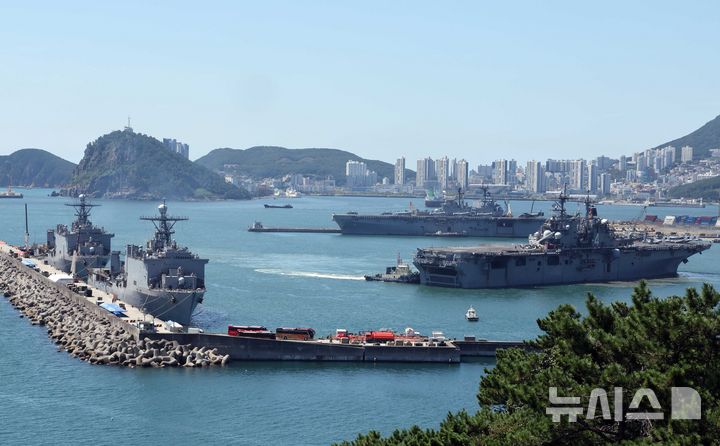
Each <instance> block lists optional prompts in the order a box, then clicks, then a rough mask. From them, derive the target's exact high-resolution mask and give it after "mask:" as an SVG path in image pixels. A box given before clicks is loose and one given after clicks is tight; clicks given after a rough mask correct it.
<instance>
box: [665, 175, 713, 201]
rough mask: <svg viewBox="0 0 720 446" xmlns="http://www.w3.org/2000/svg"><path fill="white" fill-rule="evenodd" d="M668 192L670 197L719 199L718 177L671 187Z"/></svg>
mask: <svg viewBox="0 0 720 446" xmlns="http://www.w3.org/2000/svg"><path fill="white" fill-rule="evenodd" d="M668 193H669V194H670V197H671V198H702V199H703V200H711V201H720V177H714V178H708V179H707V180H700V181H695V182H694V183H690V184H683V185H682V186H677V187H673V188H672V189H670V190H669V191H668Z"/></svg>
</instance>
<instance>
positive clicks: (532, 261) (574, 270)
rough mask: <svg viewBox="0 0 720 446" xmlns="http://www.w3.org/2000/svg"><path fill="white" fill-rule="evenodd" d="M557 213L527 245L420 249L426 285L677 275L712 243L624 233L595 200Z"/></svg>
mask: <svg viewBox="0 0 720 446" xmlns="http://www.w3.org/2000/svg"><path fill="white" fill-rule="evenodd" d="M566 201H567V196H566V195H565V194H561V195H560V198H559V201H558V203H556V206H555V213H554V215H553V216H552V217H550V218H549V219H548V220H547V221H546V222H545V223H544V224H543V225H542V227H541V228H540V230H539V231H537V232H534V233H533V234H531V235H530V236H529V237H528V244H526V245H504V246H495V247H493V246H477V247H455V248H424V249H418V250H417V253H416V254H415V257H414V259H413V263H414V265H415V266H416V267H417V269H418V270H419V272H420V282H421V283H422V284H425V285H432V286H443V287H456V288H506V287H526V286H537V285H559V284H571V283H584V282H595V283H597V282H611V281H629V280H639V279H652V278H661V277H673V276H676V275H677V269H678V266H679V265H680V263H681V262H683V263H685V262H687V261H688V258H689V257H690V256H692V255H694V254H698V253H702V252H703V251H705V250H706V249H709V248H710V243H706V242H702V241H699V240H691V239H680V240H677V239H660V238H654V239H648V238H646V237H643V238H641V239H638V238H637V237H623V236H620V235H618V234H617V233H615V232H614V231H613V229H612V228H611V226H610V224H609V222H608V221H607V220H606V219H599V218H598V216H597V209H596V208H595V207H594V206H592V205H591V203H590V200H589V199H587V200H586V201H585V215H582V214H577V215H574V216H570V215H568V214H567V213H566V211H565V202H566Z"/></svg>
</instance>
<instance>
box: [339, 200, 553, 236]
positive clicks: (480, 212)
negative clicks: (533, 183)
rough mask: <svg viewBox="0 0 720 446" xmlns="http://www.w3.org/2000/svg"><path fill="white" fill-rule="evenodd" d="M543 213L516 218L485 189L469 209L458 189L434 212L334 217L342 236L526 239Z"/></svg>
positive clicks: (527, 214) (354, 213)
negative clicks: (474, 204)
mask: <svg viewBox="0 0 720 446" xmlns="http://www.w3.org/2000/svg"><path fill="white" fill-rule="evenodd" d="M542 215H543V214H542V212H538V213H534V214H533V213H526V214H522V215H520V216H519V217H513V216H512V215H511V214H510V213H509V212H507V211H505V210H504V209H503V208H502V206H500V205H499V204H498V203H497V202H495V200H494V199H493V198H492V197H491V196H490V194H489V193H488V191H487V188H484V189H483V199H482V200H481V202H480V206H478V207H472V206H469V205H468V204H467V203H465V201H464V200H463V193H462V191H461V190H458V195H457V198H456V199H450V200H445V202H444V203H443V205H442V207H441V208H440V209H436V210H434V211H419V210H412V211H408V212H397V213H390V212H387V213H383V214H370V215H361V214H358V213H357V212H348V213H347V214H333V217H332V218H333V220H334V221H335V223H337V225H338V226H339V227H340V231H341V232H342V233H343V234H353V235H414V236H467V237H523V238H524V237H527V236H528V234H531V233H532V232H534V231H536V230H537V228H538V226H540V225H541V224H542V222H543V221H544V217H543V216H542Z"/></svg>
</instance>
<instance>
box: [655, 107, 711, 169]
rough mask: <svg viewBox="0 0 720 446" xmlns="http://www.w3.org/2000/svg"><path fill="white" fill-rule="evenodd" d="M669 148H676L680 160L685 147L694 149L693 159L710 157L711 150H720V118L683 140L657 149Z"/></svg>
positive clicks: (661, 145) (684, 137)
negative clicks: (682, 148) (681, 151)
mask: <svg viewBox="0 0 720 446" xmlns="http://www.w3.org/2000/svg"><path fill="white" fill-rule="evenodd" d="M667 146H673V147H675V150H676V152H677V155H678V159H679V156H680V148H681V147H683V146H690V147H692V148H693V158H695V159H704V158H708V157H709V156H710V150H712V149H720V116H717V117H716V118H715V119H713V120H712V121H710V122H708V123H706V124H705V125H704V126H702V127H700V128H699V129H697V130H695V131H694V132H692V133H689V134H687V135H685V136H683V137H682V138H678V139H674V140H672V141H670V142H666V143H665V144H660V145H659V146H657V147H656V149H657V148H661V147H667Z"/></svg>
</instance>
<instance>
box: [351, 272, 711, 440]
mask: <svg viewBox="0 0 720 446" xmlns="http://www.w3.org/2000/svg"><path fill="white" fill-rule="evenodd" d="M719 302H720V294H718V293H717V292H716V291H715V290H714V289H713V288H712V287H711V286H709V285H705V286H704V287H703V289H702V290H701V292H699V293H698V292H697V291H696V290H695V289H688V290H687V292H686V294H685V295H684V296H672V297H668V298H665V299H659V298H656V297H654V296H653V295H652V293H651V291H650V290H649V289H648V287H647V284H646V283H645V282H641V283H640V284H639V285H638V286H637V287H636V288H635V291H634V292H633V295H632V305H627V304H625V303H622V302H616V303H613V304H611V305H605V304H603V303H602V302H600V301H599V300H598V299H596V298H595V297H594V296H593V295H588V298H587V302H586V306H587V315H586V316H584V317H583V316H582V315H581V314H580V313H578V312H577V311H576V310H575V309H574V308H572V307H571V306H569V305H561V306H560V307H558V308H557V309H556V310H554V311H551V312H550V313H549V314H548V316H547V317H545V318H544V319H541V320H539V321H538V325H539V327H540V328H541V330H542V331H543V334H542V335H541V336H539V337H538V338H537V339H535V340H534V341H532V342H530V343H529V344H530V345H529V346H530V347H531V348H530V349H528V350H521V349H508V350H504V351H500V352H498V357H497V365H496V367H495V368H494V369H492V370H490V371H488V374H487V376H485V377H484V378H483V379H482V381H481V383H480V391H479V393H478V401H479V403H480V405H481V407H482V408H481V409H480V411H479V412H477V413H476V414H475V415H468V414H466V413H464V412H460V413H458V414H454V415H453V414H450V415H448V417H447V418H446V419H445V420H444V421H443V422H442V424H441V425H440V429H439V430H437V431H435V430H423V429H420V428H418V427H413V428H411V429H408V430H401V431H395V432H394V433H393V434H392V435H390V436H389V437H387V438H382V437H381V436H380V435H378V434H377V433H375V432H371V433H370V434H367V435H361V436H359V437H358V438H357V439H356V440H355V441H353V442H352V443H344V444H346V445H349V444H353V445H414V444H423V445H430V444H437V445H460V444H463V445H465V444H469V445H505V444H513V445H514V444H525V445H549V444H553V445H580V444H582V445H596V444H597V445H600V444H607V443H614V444H626V445H630V444H650V443H664V444H688V445H690V444H710V443H713V442H715V441H716V439H717V438H720V407H719V401H718V398H719V397H720V374H719V373H718V372H717V371H718V370H719V367H720V349H719V348H718V347H719V344H720V341H719V340H718V338H717V337H716V336H718V335H719V334H720V313H719V312H718V303H719ZM550 387H557V388H558V395H559V396H581V397H582V404H583V408H584V409H587V405H588V399H589V395H590V392H591V391H592V389H594V388H602V389H605V390H606V391H607V392H608V394H609V396H610V399H611V404H612V390H613V388H615V387H622V388H623V389H624V393H623V400H624V404H623V406H624V407H625V408H627V407H628V405H629V403H630V400H631V399H632V397H633V395H634V394H635V391H636V390H637V389H640V388H651V389H653V390H654V391H655V393H656V396H657V397H658V400H659V402H660V404H661V406H662V408H663V412H664V416H665V417H664V420H656V421H647V420H623V421H614V420H605V419H603V418H602V417H600V416H596V417H595V418H594V419H585V418H584V416H582V415H581V416H580V417H579V418H578V422H576V423H569V422H568V421H567V417H563V420H562V421H561V422H560V423H554V422H552V421H551V418H550V416H549V415H546V413H545V410H546V408H547V407H548V405H549V398H548V392H549V388H550ZM671 387H692V388H694V389H695V390H697V391H698V393H699V394H700V396H701V398H702V419H701V420H670V410H669V409H670V407H671V402H670V388H671Z"/></svg>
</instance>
